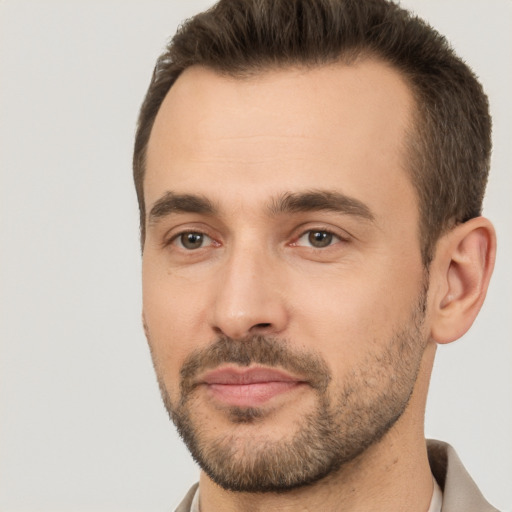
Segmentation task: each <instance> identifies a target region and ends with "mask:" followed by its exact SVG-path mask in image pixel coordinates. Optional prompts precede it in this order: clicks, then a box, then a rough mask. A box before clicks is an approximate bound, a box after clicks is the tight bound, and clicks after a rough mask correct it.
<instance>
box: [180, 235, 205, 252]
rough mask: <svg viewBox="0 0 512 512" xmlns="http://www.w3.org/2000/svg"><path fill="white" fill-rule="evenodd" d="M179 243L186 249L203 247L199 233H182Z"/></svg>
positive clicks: (201, 236)
mask: <svg viewBox="0 0 512 512" xmlns="http://www.w3.org/2000/svg"><path fill="white" fill-rule="evenodd" d="M180 238H181V243H182V244H183V247H185V248H186V249H199V247H201V245H203V239H204V237H203V235H202V234H201V233H183V234H182V235H181V237H180Z"/></svg>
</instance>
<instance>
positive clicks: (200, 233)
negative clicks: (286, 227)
mask: <svg viewBox="0 0 512 512" xmlns="http://www.w3.org/2000/svg"><path fill="white" fill-rule="evenodd" d="M313 233H322V234H324V235H326V236H327V237H330V238H329V241H328V243H327V245H324V246H321V247H315V246H314V245H309V246H308V245H302V244H299V241H300V240H301V239H302V238H304V237H306V236H311V235H312V234H313ZM185 235H197V236H201V237H203V240H202V241H203V242H204V238H208V239H210V241H211V242H210V243H209V244H208V245H207V246H203V245H201V246H199V247H197V248H192V249H191V248H187V247H184V245H183V242H182V241H181V240H182V237H183V236H185ZM333 239H335V240H336V241H335V242H334V243H332V242H333ZM348 241H349V239H348V237H343V236H341V235H339V234H338V233H335V232H334V231H333V230H331V229H328V228H325V227H318V228H310V229H306V230H305V231H302V232H301V233H300V234H299V235H298V236H297V237H296V238H294V241H293V242H291V243H290V244H289V245H290V246H292V247H309V248H311V249H316V250H322V249H327V248H329V247H331V246H333V245H334V244H335V243H339V242H348ZM309 242H311V240H309ZM164 245H165V246H169V245H176V246H177V247H178V248H179V249H181V250H184V251H186V252H194V251H196V250H199V249H204V248H206V247H208V246H214V247H220V246H221V243H220V242H217V241H216V240H215V239H214V238H213V237H211V236H210V235H208V234H207V233H205V232H204V231H200V230H197V231H195V230H186V231H181V232H179V233H176V234H175V235H173V236H172V237H171V238H170V239H169V240H168V241H166V242H165V244H164Z"/></svg>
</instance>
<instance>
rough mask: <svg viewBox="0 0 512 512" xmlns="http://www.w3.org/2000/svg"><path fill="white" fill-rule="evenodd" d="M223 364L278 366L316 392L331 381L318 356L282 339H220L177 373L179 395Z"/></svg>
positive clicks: (186, 392) (258, 337) (194, 355)
mask: <svg viewBox="0 0 512 512" xmlns="http://www.w3.org/2000/svg"><path fill="white" fill-rule="evenodd" d="M222 364H236V365H238V366H246V367H247V366H250V365H251V364H257V365H263V366H269V367H279V368H282V369H284V370H285V371H288V372H290V373H293V374H295V375H298V376H300V377H301V379H303V380H304V381H305V382H307V383H308V384H309V385H310V386H311V387H313V388H314V389H316V390H318V391H319V392H325V390H326V389H327V386H328V384H329V382H330V380H331V375H330V371H329V368H328V366H327V363H326V362H325V360H324V359H323V358H322V357H320V355H318V354H317V353H315V352H312V351H298V350H292V349H291V348H290V347H289V343H288V342H287V341H286V340H285V339H280V338H277V337H273V336H264V335H261V334H259V335H252V336H248V337H245V338H243V339H238V340H235V339H233V338H230V337H228V336H222V337H219V338H218V339H217V340H216V341H215V342H214V343H212V344H211V345H209V346H208V347H205V348H202V349H198V350H196V351H194V352H192V353H191V354H190V355H189V356H188V357H187V358H186V360H185V362H184V363H183V366H182V368H181V370H180V377H181V381H180V387H181V396H182V397H185V396H187V395H188V394H189V393H190V392H191V391H193V389H194V388H195V387H196V386H197V385H198V383H197V376H198V375H199V374H200V373H202V372H204V371H206V370H211V369H214V368H217V367H218V366H220V365H222Z"/></svg>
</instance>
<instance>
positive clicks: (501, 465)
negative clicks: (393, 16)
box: [0, 0, 512, 512]
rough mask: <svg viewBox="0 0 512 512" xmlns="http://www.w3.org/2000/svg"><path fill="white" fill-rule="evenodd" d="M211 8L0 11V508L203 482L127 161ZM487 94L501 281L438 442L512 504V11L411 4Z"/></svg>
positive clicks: (85, 6)
mask: <svg viewBox="0 0 512 512" xmlns="http://www.w3.org/2000/svg"><path fill="white" fill-rule="evenodd" d="M210 3H211V2H209V1H206V0H194V1H191V0H187V1H177V0H168V1H165V2H164V1H157V0H152V1H145V2H142V1H134V0H131V1H128V0H107V1H99V0H97V1H84V0H83V1H64V0H61V1H57V0H54V1H50V0H46V1H41V0H32V1H30V0H10V1H6V0H4V1H0V93H1V100H0V144H1V146H0V169H1V185H0V191H1V201H0V208H1V212H0V213H1V228H2V229H1V233H2V234H1V237H2V238H1V243H2V246H1V247H2V249H1V264H0V273H1V274H0V277H1V283H2V284H1V291H2V294H1V306H2V308H1V314H2V319H1V324H0V328H1V345H0V399H1V401H0V510H2V511H4V512H8V511H30V512H35V511H48V512H49V511H51V512H58V511H74V512H79V511H108V512H114V511H136V510H137V511H140V510H145V511H146V510H147V511H153V510H154V511H157V510H160V511H162V510H170V509H171V507H172V506H173V505H174V504H176V503H177V502H178V501H179V499H180V497H181V496H182V494H183V493H184V492H185V490H186V489H187V488H188V486H189V485H190V484H191V483H192V482H193V481H195V480H196V477H197V468H196V467H195V466H194V464H193V463H192V462H191V460H190V458H189V456H188V453H187V451H186V450H185V448H184V447H183V446H182V444H181V442H180V441H179V439H178V437H177V435H176V434H175V432H174V429H173V427H172V426H171V425H170V424H169V421H168V419H167V416H166V413H165V412H164V409H163V407H162V405H161V403H160V398H159V394H158V390H157V386H156V383H155V378H154V376H153V370H152V367H151V362H150V358H149V354H148V350H147V348H146V343H145V340H144V336H143V333H142V329H141V325H140V309H141V305H140V302H141V301H140V257H139V247H138V227H137V221H138V218H137V207H136V200H135V193H134V191H133V187H132V182H131V152H132V141H133V134H134V126H135V120H136V116H137V111H138V108H139V105H140V102H141V101H142V97H143V94H144V92H145V90H146V87H147V85H148V82H149V78H150V73H151V71H152V67H153V64H154V60H155V59H156V57H157V55H158V54H159V53H160V51H161V50H162V48H163V46H164V43H165V41H166V39H167V37H168V36H169V35H171V34H173V33H174V31H175V28H176V26H177V25H178V23H179V22H180V21H181V20H182V19H183V18H185V17H187V16H190V15H192V14H193V13H195V12H197V11H199V10H202V9H203V8H204V7H205V6H207V5H209V4H210ZM403 3H404V5H406V6H410V7H412V8H413V9H415V10H416V11H417V12H418V13H419V14H421V15H423V16H424V17H426V18H427V19H428V20H430V21H431V23H432V24H433V25H434V26H436V27H437V28H438V29H439V30H440V31H441V32H442V33H444V34H446V35H447V36H448V38H449V39H450V40H451V41H452V43H453V44H454V46H455V47H456V49H457V50H458V51H459V53H460V54H461V55H462V56H463V57H464V58H465V59H466V61H467V62H468V63H469V64H470V65H471V66H472V67H473V68H474V69H475V71H476V73H477V74H478V75H479V76H480V77H481V80H482V81H483V83H484V84H485V86H486V90H487V92H488V94H489V97H490V100H491V105H492V112H493V116H494V144H495V150H494V156H493V168H492V176H491V180H490V183H489V189H488V194H487V199H486V209H485V211H486V214H487V216H489V217H490V218H491V219H493V220H494V222H495V224H496V227H497V231H498V235H499V252H498V261H497V267H496V272H495V276H494V279H493V282H492V284H491V288H490V291H489V295H488V300H487V303H486V305H485V306H484V308H483V311H482V313H481V315H480V317H479V318H478V320H477V322H476V324H475V325H474V327H473V329H472V330H471V331H470V333H469V334H468V335H466V336H465V337H464V339H463V340H460V341H458V342H456V343H454V344H452V345H448V346H444V347H441V348H440V350H439V351H438V359H437V362H436V367H435V371H434V375H433V383H432V388H431V394H430V399H429V403H428V411H427V420H426V432H427V435H428V436H431V437H436V438H440V439H444V440H447V441H449V442H451V443H452V444H453V445H455V447H456V448H457V450H458V451H459V454H460V455H461V457H462V459H463V461H464V462H465V464H466V466H467V468H468V469H469V470H470V472H471V473H472V475H473V476H474V478H475V480H476V481H477V483H478V484H479V485H480V487H481V489H482V490H483V492H484V494H485V495H486V496H487V497H488V498H489V500H490V501H492V502H493V503H494V504H495V505H496V506H498V507H500V508H503V509H508V510H512V484H511V482H512V458H511V455H512V435H511V432H512V406H511V405H512V371H511V370H512V343H511V341H512V339H511V338H512V335H511V333H512V324H511V317H512V294H511V290H512V273H511V271H510V262H512V247H511V244H512V233H511V220H512V206H511V205H512V200H511V197H512V180H511V177H510V176H511V163H512V154H511V153H512V144H511V134H512V102H511V91H512V76H511V64H510V63H511V62H512V32H511V30H510V27H511V26H512V2H511V1H510V0H485V1H484V0H472V1H470V0H450V1H446V0H429V1H426V0H407V1H404V2H403Z"/></svg>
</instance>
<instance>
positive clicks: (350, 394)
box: [143, 60, 426, 491]
mask: <svg viewBox="0 0 512 512" xmlns="http://www.w3.org/2000/svg"><path fill="white" fill-rule="evenodd" d="M413 108H414V107H413V100H412V97H411V94H410V92H409V90H408V88H407V86H406V85H405V83H404V82H403V80H402V79H401V78H400V76H399V75H398V74H397V73H396V72H395V71H393V70H391V69H390V68H388V67H386V66H385V65H383V64H381V63H379V62H375V61H369V60H368V61H364V62H360V63H356V64H353V65H350V66H346V65H342V64H337V65H332V66H328V67H322V68H316V69H313V70H308V71H306V70H297V69H295V70H293V69H288V70H280V71H268V72H266V73H263V74H260V75H257V76H254V77H251V78H248V79H234V78H227V77H222V76H220V75H218V74H216V73H214V72H212V71H209V70H206V69H202V68H191V69H189V70H187V71H186V72H185V73H184V74H183V75H182V76H181V77H180V78H179V79H178V81H177V82H176V84H175V85H174V86H173V87H172V89H171V91H170V92H169V94H168V95H167V97H166V99H165V101H164V103H163V105H162V107H161V109H160V111H159V113H158V116H157V118H156V121H155V125H154V128H153V131H152V134H151V138H150V141H149V147H148V155H147V168H146V177H145V183H144V188H145V200H146V205H147V212H146V213H147V218H148V224H147V229H146V233H147V235H146V240H145V245H144V256H143V309H144V311H143V312H144V320H145V327H146V332H147V336H148V341H149V344H150V348H151V353H152V356H153V361H154V365H155V369H156V372H157V376H158V380H159V384H160V387H161V390H162V395H163V398H164V401H165V403H166V406H167V408H168V410H169V412H170V414H171V416H172V418H173V420H174V421H175V423H176V424H177V426H178V429H179V430H180V433H181V434H182V436H183V437H184V439H185V442H186V443H187V445H188V446H189V449H190V450H191V452H192V454H193V455H194V457H195V458H196V459H197V460H198V461H199V463H200V465H201V467H202V468H203V470H204V471H205V472H206V473H207V474H208V475H209V476H210V477H211V478H212V479H213V480H214V481H216V482H217V483H218V484H220V485H221V486H223V487H225V488H227V489H236V490H246V491H258V490H260V491H262V490H274V491H275V490H281V489H286V488H292V487H296V486H300V485H304V484H305V483H308V482H312V481H315V480H317V479H319V478H321V477H323V476H325V475H327V474H329V473H330V472H332V471H334V470H336V469H338V468H339V467H341V466H342V465H343V464H344V463H345V462H347V461H350V460H352V459H353V458H354V457H356V456H358V455H359V454H360V453H363V452H364V450H365V449H366V448H367V447H368V446H370V445H372V444H374V443H376V442H377V441H379V440H380V439H381V438H382V436H383V435H384V434H385V433H386V431H387V430H388V429H389V428H391V427H392V426H393V425H394V423H395V422H396V420H397V419H398V418H399V417H400V416H401V414H402V412H403V411H404V409H405V408H406V406H407V403H408V400H409V398H410V395H411V393H412V390H413V388H414V385H415V381H416V376H417V373H418V369H419V366H420V361H421V357H422V354H423V349H424V347H425V342H426V341H425V340H426V334H425V332H426V329H425V325H424V309H425V299H426V298H425V294H426V291H425V286H426V282H425V275H424V269H423V266H422V263H421V255H420V246H419V239H418V208H417V202H416V197H415V193H414V190H413V187H412V185H411V183H410V181H409V178H408V175H407V151H406V136H407V132H408V131H410V130H411V129H412V126H411V111H412V109H413Z"/></svg>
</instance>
